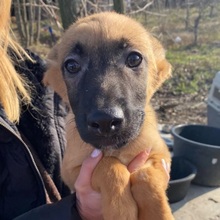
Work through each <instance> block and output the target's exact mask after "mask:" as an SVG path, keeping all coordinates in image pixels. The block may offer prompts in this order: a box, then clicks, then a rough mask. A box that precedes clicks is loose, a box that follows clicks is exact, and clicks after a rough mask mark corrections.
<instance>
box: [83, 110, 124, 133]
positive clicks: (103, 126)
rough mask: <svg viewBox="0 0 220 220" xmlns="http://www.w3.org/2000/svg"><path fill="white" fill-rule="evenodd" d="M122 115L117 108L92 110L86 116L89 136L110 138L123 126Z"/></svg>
mask: <svg viewBox="0 0 220 220" xmlns="http://www.w3.org/2000/svg"><path fill="white" fill-rule="evenodd" d="M124 120H125V118H124V113H123V110H122V109H121V108H119V107H115V108H109V109H101V110H94V111H92V112H91V113H90V114H88V116H87V125H88V131H89V133H90V134H91V135H97V136H103V137H111V136H112V135H114V134H116V133H117V132H119V131H120V129H121V128H122V127H123V124H124Z"/></svg>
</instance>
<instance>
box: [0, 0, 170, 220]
mask: <svg viewBox="0 0 220 220" xmlns="http://www.w3.org/2000/svg"><path fill="white" fill-rule="evenodd" d="M10 7H11V0H1V1H0V219H2V220H9V219H17V220H25V219H31V220H35V219H41V220H42V219H54V220H56V219H59V220H60V219H74V220H76V219H89V220H92V219H96V220H97V219H102V213H101V195H100V194H99V193H97V192H95V191H94V190H93V189H92V188H91V184H90V179H91V176H92V172H93V170H94V168H95V167H96V165H97V164H98V162H99V161H100V159H101V158H102V153H101V152H100V151H98V150H94V151H93V152H92V154H91V156H90V157H88V158H87V159H85V161H84V163H83V165H82V168H81V171H80V175H79V177H78V179H77V181H76V185H75V188H76V193H73V194H71V192H70V191H69V190H68V189H67V187H66V186H65V185H64V184H63V182H62V180H61V177H60V166H61V163H62V156H63V152H64V150H65V132H64V117H65V114H66V110H65V108H64V106H63V105H62V103H61V99H60V98H59V96H58V95H57V94H55V93H54V92H53V91H50V90H49V89H47V88H45V87H44V86H43V84H42V83H41V81H42V78H43V73H44V71H45V63H44V61H43V60H41V59H40V57H38V56H37V55H35V54H33V53H32V52H29V51H28V52H27V51H24V49H23V48H22V47H21V46H20V45H19V44H18V43H17V42H16V41H14V40H13V39H12V38H11V36H10V33H9V30H10ZM148 155H149V152H142V153H140V154H139V155H137V156H136V158H134V160H133V161H132V162H131V163H130V164H129V166H128V170H129V171H130V172H133V171H134V170H135V169H138V167H139V166H141V165H143V164H144V163H145V162H146V160H147V157H148ZM164 167H165V170H168V169H169V168H168V167H167V166H166V164H165V165H164Z"/></svg>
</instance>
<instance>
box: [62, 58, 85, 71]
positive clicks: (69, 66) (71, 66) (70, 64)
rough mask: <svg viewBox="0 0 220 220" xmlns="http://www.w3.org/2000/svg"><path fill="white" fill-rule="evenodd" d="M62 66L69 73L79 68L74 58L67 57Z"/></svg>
mask: <svg viewBox="0 0 220 220" xmlns="http://www.w3.org/2000/svg"><path fill="white" fill-rule="evenodd" d="M64 68H65V69H66V70H67V71H68V72H69V73H73V74H74V73H78V72H79V71H80V70H81V66H80V64H79V63H78V62H77V61H76V60H74V59H69V60H67V61H66V62H65V63H64Z"/></svg>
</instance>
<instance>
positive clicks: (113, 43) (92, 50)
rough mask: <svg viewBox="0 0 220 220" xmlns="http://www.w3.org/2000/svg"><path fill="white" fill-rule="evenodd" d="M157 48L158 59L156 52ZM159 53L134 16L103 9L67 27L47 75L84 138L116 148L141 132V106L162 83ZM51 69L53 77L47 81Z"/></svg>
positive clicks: (52, 56)
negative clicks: (65, 101)
mask: <svg viewBox="0 0 220 220" xmlns="http://www.w3.org/2000/svg"><path fill="white" fill-rule="evenodd" d="M154 44H156V45H154ZM154 50H155V51H154ZM156 50H158V52H159V50H160V52H159V53H158V52H157V53H158V56H161V57H162V58H160V57H158V58H157V57H155V52H156ZM163 56H164V51H163V49H162V47H161V46H160V44H159V43H158V42H157V41H156V40H155V39H154V38H152V37H151V36H150V35H149V34H148V33H147V32H146V31H145V29H144V28H143V27H142V26H140V25H139V24H137V23H136V22H135V21H133V20H131V19H129V18H127V17H125V16H123V15H118V14H115V13H101V14H98V15H93V16H90V17H87V18H84V19H82V20H79V21H78V22H77V23H76V24H74V25H73V26H71V27H70V28H69V30H68V31H67V32H66V33H65V35H64V37H63V38H62V41H61V43H60V44H58V45H57V46H55V48H54V50H53V51H52V52H51V54H50V56H49V58H52V60H53V62H52V64H51V68H49V70H48V73H47V75H46V78H45V80H46V82H47V83H48V82H49V84H52V86H53V87H54V88H55V90H56V91H57V92H58V93H60V94H61V96H62V97H63V98H64V99H65V98H66V96H67V97H68V98H66V100H67V102H68V103H69V105H70V107H71V109H72V111H73V113H74V115H75V121H76V126H77V129H78V131H79V133H80V136H81V138H82V139H83V140H84V141H85V142H87V143H90V144H92V145H93V146H94V147H96V148H105V147H111V148H120V147H122V146H125V145H126V144H127V143H128V142H129V141H130V140H132V139H134V138H135V137H137V135H138V134H139V132H140V129H141V126H142V124H143V121H144V117H145V111H144V110H145V106H146V104H147V102H148V100H149V99H150V97H151V95H152V94H153V92H154V91H155V89H156V88H157V86H158V84H159V83H160V82H159V78H161V77H159V74H158V73H159V70H158V64H157V59H159V60H160V61H163V62H164V57H163ZM55 69H59V71H57V70H56V71H53V70H55ZM54 72H56V74H57V75H59V79H58V78H57V81H56V80H55V81H54V80H50V79H51V77H53V76H52V74H53V75H54V74H55V73H54ZM169 73H170V70H168V73H167V74H169ZM54 77H57V76H55V75H54ZM163 78H165V77H163ZM58 80H59V81H60V80H61V81H60V82H58ZM160 81H161V80H160ZM63 82H64V83H63ZM60 83H61V85H59V86H58V85H57V84H60Z"/></svg>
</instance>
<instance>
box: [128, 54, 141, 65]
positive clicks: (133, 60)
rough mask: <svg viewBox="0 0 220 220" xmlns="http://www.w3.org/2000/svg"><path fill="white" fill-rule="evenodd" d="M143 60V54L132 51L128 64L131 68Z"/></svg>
mask: <svg viewBox="0 0 220 220" xmlns="http://www.w3.org/2000/svg"><path fill="white" fill-rule="evenodd" d="M141 62H142V56H141V55H140V54H139V53H137V52H132V53H130V54H129V55H128V57H127V60H126V65H127V66H128V67H130V68H134V67H137V66H139V65H140V64H141Z"/></svg>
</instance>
